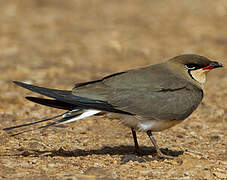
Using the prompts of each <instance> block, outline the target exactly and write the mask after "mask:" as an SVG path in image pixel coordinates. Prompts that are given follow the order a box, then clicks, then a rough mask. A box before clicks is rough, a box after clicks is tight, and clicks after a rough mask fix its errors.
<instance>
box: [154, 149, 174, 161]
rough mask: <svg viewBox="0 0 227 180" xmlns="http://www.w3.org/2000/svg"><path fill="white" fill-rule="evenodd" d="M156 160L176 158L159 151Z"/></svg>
mask: <svg viewBox="0 0 227 180" xmlns="http://www.w3.org/2000/svg"><path fill="white" fill-rule="evenodd" d="M155 158H156V159H158V160H165V159H169V160H171V159H175V157H173V156H169V155H165V154H163V153H162V152H161V150H160V149H158V150H157V154H156V155H155Z"/></svg>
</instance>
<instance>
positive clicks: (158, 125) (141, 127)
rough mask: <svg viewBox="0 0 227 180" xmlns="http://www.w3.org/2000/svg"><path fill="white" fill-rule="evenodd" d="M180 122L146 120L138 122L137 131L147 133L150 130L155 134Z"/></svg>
mask: <svg viewBox="0 0 227 180" xmlns="http://www.w3.org/2000/svg"><path fill="white" fill-rule="evenodd" d="M180 122H181V121H176V120H172V121H167V120H148V121H144V122H138V123H137V128H136V129H138V131H148V130H151V131H153V132H157V131H163V130H165V129H168V128H170V127H172V126H174V125H176V124H178V123H180Z"/></svg>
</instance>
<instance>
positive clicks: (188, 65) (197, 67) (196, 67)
mask: <svg viewBox="0 0 227 180" xmlns="http://www.w3.org/2000/svg"><path fill="white" fill-rule="evenodd" d="M185 67H186V68H187V69H188V70H195V69H200V68H201V67H200V66H199V65H197V64H185Z"/></svg>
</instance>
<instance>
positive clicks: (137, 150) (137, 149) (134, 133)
mask: <svg viewBox="0 0 227 180" xmlns="http://www.w3.org/2000/svg"><path fill="white" fill-rule="evenodd" d="M131 130H132V136H133V140H134V144H135V149H136V154H138V155H141V152H140V149H139V144H138V141H137V137H136V131H135V130H134V129H133V128H131Z"/></svg>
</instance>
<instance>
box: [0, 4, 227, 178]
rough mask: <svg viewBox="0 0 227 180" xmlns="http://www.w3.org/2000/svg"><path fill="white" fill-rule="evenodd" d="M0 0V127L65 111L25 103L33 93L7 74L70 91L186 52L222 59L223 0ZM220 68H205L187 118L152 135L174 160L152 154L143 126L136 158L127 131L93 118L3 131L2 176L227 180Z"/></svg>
mask: <svg viewBox="0 0 227 180" xmlns="http://www.w3.org/2000/svg"><path fill="white" fill-rule="evenodd" d="M0 2H1V3H0V23H1V25H0V72H1V73H0V74H1V75H0V87H1V88H0V102H1V104H0V129H3V128H4V127H8V126H12V125H16V124H21V123H26V122H31V121H34V120H37V119H41V118H44V117H48V116H53V115H55V114H57V113H59V112H62V111H60V110H56V109H52V108H47V107H44V106H40V105H36V104H34V103H31V102H28V101H26V100H25V99H24V97H25V96H26V95H33V94H32V93H31V92H28V91H27V90H24V89H22V88H19V87H16V86H15V85H14V84H13V83H12V80H20V81H24V82H28V83H33V84H36V85H41V86H48V87H50V88H59V89H71V88H72V87H73V85H74V83H76V82H83V81H87V80H94V79H96V78H100V77H102V76H104V75H108V74H111V73H114V72H118V71H122V70H126V69H131V68H135V67H141V66H146V65H150V64H154V63H158V62H160V61H164V60H166V59H168V58H170V57H173V56H176V55H179V54H183V53H196V54H200V55H204V56H207V57H209V58H212V59H216V60H219V61H220V62H222V63H223V64H224V65H227V1H225V0H219V1H213V0H207V1H196V0H191V1H187V0H182V1H177V0H171V1H169V0H163V1H155V0H137V1H136V0H125V1H120V0H109V1H106V0H89V1H85V0H68V1H62V0H7V1H6V0H1V1H0ZM226 72H227V70H226V68H222V69H218V70H215V71H214V72H212V73H210V74H209V77H208V82H207V84H206V86H205V97H204V99H203V103H202V104H201V105H200V107H199V108H198V109H197V110H196V112H194V113H193V114H192V115H191V116H190V117H189V118H188V119H187V120H185V121H184V122H183V123H181V124H179V125H178V126H175V127H173V128H171V129H169V130H166V131H163V132H161V133H155V134H154V135H155V138H156V140H157V141H158V143H159V145H160V146H161V147H162V148H164V149H166V148H168V150H169V152H172V153H175V154H181V155H179V156H178V160H164V161H157V160H154V159H153V158H152V155H153V149H152V146H151V143H150V141H149V139H148V137H147V136H146V133H138V140H139V144H140V145H141V146H142V149H143V151H144V154H145V155H144V156H143V157H137V156H135V155H134V148H133V139H132V137H131V132H130V129H128V128H126V127H124V126H122V125H121V124H119V123H118V122H117V121H115V120H110V119H107V118H104V117H97V116H95V117H91V118H88V119H86V120H82V121H79V122H77V123H73V124H68V125H64V126H59V127H51V128H48V129H43V130H40V131H34V132H29V133H25V134H22V135H18V136H15V137H10V136H9V135H8V134H7V133H6V132H4V131H2V130H0V178H1V179H4V178H5V179H29V180H30V179H35V180H36V179H75V180H77V179H78V180H94V179H99V180H113V179H115V180H118V179H120V180H126V179H138V180H143V179H227V174H226V172H227V151H226V150H227V125H226V124H227V123H226V122H227V116H226V115H227V75H226ZM179 159H180V160H181V162H180V161H179Z"/></svg>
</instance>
